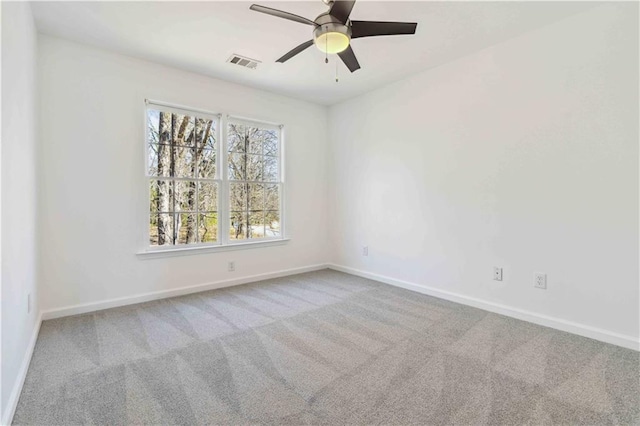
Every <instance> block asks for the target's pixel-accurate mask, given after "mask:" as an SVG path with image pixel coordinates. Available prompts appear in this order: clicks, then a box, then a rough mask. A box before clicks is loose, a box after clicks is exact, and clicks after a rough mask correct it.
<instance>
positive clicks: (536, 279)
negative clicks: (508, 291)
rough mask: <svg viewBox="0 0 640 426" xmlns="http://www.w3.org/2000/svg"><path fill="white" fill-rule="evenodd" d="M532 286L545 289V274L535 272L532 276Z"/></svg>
mask: <svg viewBox="0 0 640 426" xmlns="http://www.w3.org/2000/svg"><path fill="white" fill-rule="evenodd" d="M533 286H534V287H535V288H541V289H543V290H546V289H547V274H543V273H542V272H536V273H534V274H533Z"/></svg>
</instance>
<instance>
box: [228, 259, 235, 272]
mask: <svg viewBox="0 0 640 426" xmlns="http://www.w3.org/2000/svg"><path fill="white" fill-rule="evenodd" d="M227 270H228V271H229V272H235V271H236V261H235V260H232V261H231V262H229V265H228V266H227Z"/></svg>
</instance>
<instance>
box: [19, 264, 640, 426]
mask: <svg viewBox="0 0 640 426" xmlns="http://www.w3.org/2000/svg"><path fill="white" fill-rule="evenodd" d="M639 377H640V376H639V356H638V352H635V351H631V350H627V349H623V348H620V347H616V346H612V345H608V344H604V343H601V342H597V341H594V340H590V339H586V338H583V337H578V336H575V335H571V334H567V333H563V332H560V331H556V330H552V329H548V328H544V327H540V326H537V325H533V324H530V323H527V322H523V321H518V320H515V319H511V318H508V317H504V316H500V315H495V314H492V313H488V312H485V311H482V310H479V309H475V308H470V307H467V306H463V305H459V304H455V303H450V302H446V301H443V300H440V299H436V298H433V297H428V296H425V295H421V294H417V293H413V292H410V291H406V290H402V289H398V288H394V287H391V286H387V285H384V284H380V283H376V282H374V281H370V280H365V279H361V278H357V277H354V276H351V275H347V274H343V273H339V272H335V271H331V270H323V271H318V272H313V273H307V274H301V275H296V276H291V277H287V278H281V279H273V280H268V281H263V282H259V283H255V284H249V285H243V286H237V287H233V288H228V289H223V290H216V291H207V292H203V293H198V294H193V295H189V296H183V297H175V298H172V299H166V300H161V301H155V302H149V303H143V304H139V305H133V306H127V307H123V308H115V309H109V310H104V311H99V312H95V313H91V314H86V315H80V316H74V317H67V318H61V319H56V320H50V321H45V322H44V323H43V324H42V328H41V330H40V335H39V338H38V342H37V344H36V348H35V352H34V355H33V358H32V361H31V365H30V367H29V372H28V375H27V379H26V382H25V385H24V388H23V391H22V395H21V397H20V401H19V404H18V407H17V411H16V414H15V417H14V423H15V424H23V425H27V424H34V425H35V424H37V425H71V424H102V425H125V424H127V425H132V424H163V425H164V424H184V425H198V424H291V425H302V424H327V425H342V424H349V425H357V424H388V425H405V424H406V425H409V424H416V425H418V424H420V425H426V424H433V425H436V424H437V425H440V424H456V425H498V424H508V425H521V424H562V425H565V424H589V425H604V424H625V425H627V424H640V400H639V398H640V396H639V395H640V385H639Z"/></svg>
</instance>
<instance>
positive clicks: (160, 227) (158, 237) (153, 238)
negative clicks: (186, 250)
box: [149, 213, 173, 246]
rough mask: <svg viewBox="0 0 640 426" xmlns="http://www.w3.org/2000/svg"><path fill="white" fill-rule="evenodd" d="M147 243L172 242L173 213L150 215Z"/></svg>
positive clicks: (160, 244)
mask: <svg viewBox="0 0 640 426" xmlns="http://www.w3.org/2000/svg"><path fill="white" fill-rule="evenodd" d="M149 244H150V245H152V246H163V245H171V244H173V214H170V213H163V214H152V215H150V218H149Z"/></svg>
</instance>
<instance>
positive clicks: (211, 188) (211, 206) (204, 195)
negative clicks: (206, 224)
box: [198, 182, 218, 212]
mask: <svg viewBox="0 0 640 426" xmlns="http://www.w3.org/2000/svg"><path fill="white" fill-rule="evenodd" d="M198 185H199V186H198V199H199V201H198V210H199V211H202V212H208V211H211V212H213V211H217V210H218V184H217V183H215V182H200V183H199V184H198Z"/></svg>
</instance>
